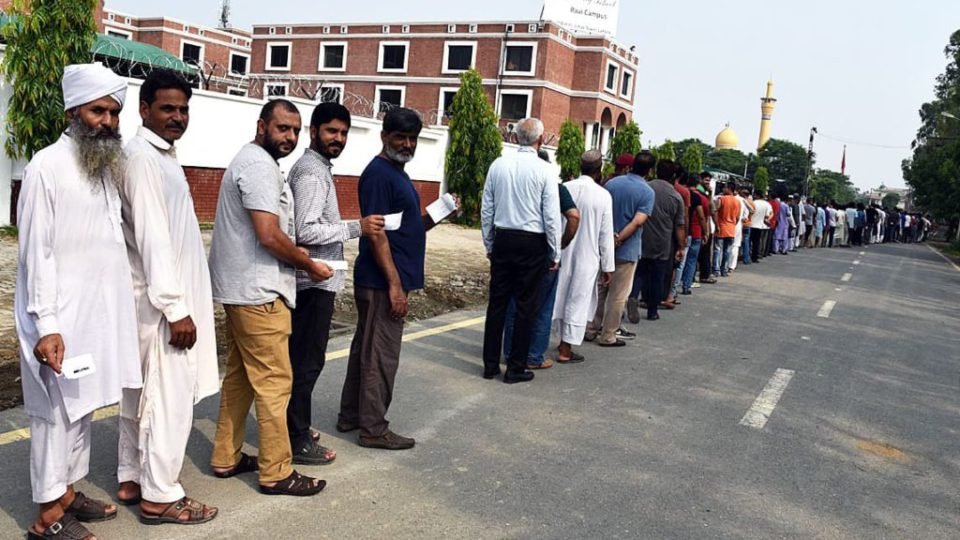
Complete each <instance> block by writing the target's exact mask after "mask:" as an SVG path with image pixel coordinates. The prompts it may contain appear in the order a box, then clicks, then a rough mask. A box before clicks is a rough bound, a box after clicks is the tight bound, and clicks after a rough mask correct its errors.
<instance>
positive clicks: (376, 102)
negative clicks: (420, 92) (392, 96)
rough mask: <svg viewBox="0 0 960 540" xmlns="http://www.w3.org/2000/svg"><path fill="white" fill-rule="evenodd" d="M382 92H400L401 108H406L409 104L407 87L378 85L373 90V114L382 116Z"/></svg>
mask: <svg viewBox="0 0 960 540" xmlns="http://www.w3.org/2000/svg"><path fill="white" fill-rule="evenodd" d="M381 90H399V91H400V106H401V107H405V106H406V104H407V87H406V86H397V85H389V84H383V85H381V84H378V85H376V86H375V87H374V88H373V113H374V114H380V91H381Z"/></svg>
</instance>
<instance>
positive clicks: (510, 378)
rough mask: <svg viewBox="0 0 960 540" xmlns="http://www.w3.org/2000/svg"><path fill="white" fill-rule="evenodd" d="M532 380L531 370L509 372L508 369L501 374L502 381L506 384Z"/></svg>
mask: <svg viewBox="0 0 960 540" xmlns="http://www.w3.org/2000/svg"><path fill="white" fill-rule="evenodd" d="M532 380H533V372H532V371H523V372H520V373H510V372H509V371H508V372H507V373H506V374H505V375H504V376H503V382H505V383H507V384H514V383H521V382H530V381H532Z"/></svg>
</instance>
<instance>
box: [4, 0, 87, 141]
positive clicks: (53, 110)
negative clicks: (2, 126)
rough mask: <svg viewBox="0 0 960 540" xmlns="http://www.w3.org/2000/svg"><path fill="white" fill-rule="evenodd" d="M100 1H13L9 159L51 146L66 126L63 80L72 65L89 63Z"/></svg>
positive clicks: (7, 66) (7, 72) (7, 29)
mask: <svg viewBox="0 0 960 540" xmlns="http://www.w3.org/2000/svg"><path fill="white" fill-rule="evenodd" d="M96 4H97V1H96V0H70V1H65V0H14V2H13V5H12V7H11V9H10V10H9V12H8V15H9V17H10V18H11V19H12V22H10V23H8V24H7V25H6V26H4V28H3V37H4V39H5V40H6V42H7V50H6V57H5V58H4V61H3V68H2V69H3V75H4V78H5V79H6V80H7V81H12V82H13V95H12V96H11V97H10V103H9V108H8V110H7V132H8V133H9V135H10V136H9V138H8V139H7V142H6V147H5V150H6V152H7V155H8V156H9V157H10V158H11V159H17V158H28V159H29V158H30V157H32V156H33V154H35V153H36V152H37V151H38V150H40V149H42V148H44V147H46V146H49V145H50V144H52V143H53V142H54V141H56V140H57V138H58V137H60V135H61V134H62V133H63V130H64V128H65V127H66V125H67V119H66V116H65V115H64V114H63V95H62V94H61V90H60V80H61V79H62V78H63V68H64V66H66V65H68V64H82V63H87V62H90V59H91V56H90V48H91V46H92V45H93V42H94V40H95V39H96V33H97V26H96V22H95V20H94V16H93V13H94V8H95V7H96Z"/></svg>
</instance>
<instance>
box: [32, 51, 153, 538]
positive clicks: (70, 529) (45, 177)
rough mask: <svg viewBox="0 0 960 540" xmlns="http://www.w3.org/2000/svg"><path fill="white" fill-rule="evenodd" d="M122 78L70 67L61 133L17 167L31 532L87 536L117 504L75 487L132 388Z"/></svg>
mask: <svg viewBox="0 0 960 540" xmlns="http://www.w3.org/2000/svg"><path fill="white" fill-rule="evenodd" d="M126 89H127V83H126V81H125V80H124V79H122V78H120V77H118V76H116V75H114V73H113V72H112V71H110V70H109V69H107V68H105V67H103V66H101V65H99V64H85V65H72V66H67V67H66V68H65V70H64V75H63V101H64V110H65V111H66V113H67V117H68V118H69V119H70V125H69V127H68V129H67V131H66V132H65V133H64V135H63V136H61V137H60V139H59V140H58V141H57V142H55V143H54V144H52V145H50V146H48V147H46V148H44V149H43V150H41V151H39V152H37V153H36V154H35V155H34V156H33V158H32V159H31V160H30V163H29V164H28V165H27V168H26V169H25V171H24V176H23V184H22V186H21V191H20V199H19V203H18V209H17V215H18V217H19V223H18V225H19V227H20V233H19V242H20V254H19V259H18V261H17V288H16V293H15V300H14V303H15V310H14V312H15V315H14V316H15V320H16V328H17V336H18V338H19V341H20V373H21V380H22V385H23V401H24V408H25V410H26V413H27V415H29V417H30V429H31V438H30V481H31V487H32V490H33V501H34V502H35V503H37V504H39V505H40V509H39V515H38V517H37V520H36V521H35V522H34V524H33V525H32V526H31V527H30V530H29V531H28V538H44V537H53V538H65V539H74V538H78V539H83V538H86V539H90V538H93V535H92V534H90V531H88V530H87V529H86V528H85V527H84V526H83V525H81V524H80V521H103V520H106V519H112V518H114V517H116V513H117V508H116V506H114V505H112V504H106V503H103V502H100V501H95V500H93V499H90V498H88V497H85V496H84V495H83V493H81V492H80V491H74V489H73V484H74V483H75V482H77V481H79V480H80V479H82V478H83V477H84V476H86V474H87V471H88V468H89V462H90V422H91V419H92V417H93V412H94V411H95V410H96V409H98V408H101V407H104V406H107V405H111V404H114V403H117V402H118V401H119V400H120V395H121V389H122V388H137V387H139V386H140V369H139V366H138V364H137V361H136V357H137V327H136V314H135V312H134V305H133V285H132V282H131V276H130V263H129V261H128V260H127V252H126V249H125V247H124V242H123V230H122V227H121V212H120V196H119V193H118V189H117V188H118V184H119V182H120V180H121V171H120V162H121V160H120V157H121V155H122V150H123V147H122V145H121V142H120V133H119V131H118V128H119V123H120V110H121V109H122V108H123V102H124V99H125V96H126Z"/></svg>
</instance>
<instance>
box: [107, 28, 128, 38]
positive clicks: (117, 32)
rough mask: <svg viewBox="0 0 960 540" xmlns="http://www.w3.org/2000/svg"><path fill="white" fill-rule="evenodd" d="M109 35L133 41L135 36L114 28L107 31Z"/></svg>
mask: <svg viewBox="0 0 960 540" xmlns="http://www.w3.org/2000/svg"><path fill="white" fill-rule="evenodd" d="M107 35H108V36H111V37H115V38H120V39H133V34H131V33H130V32H124V31H123V30H114V29H112V28H110V29H108V30H107Z"/></svg>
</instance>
